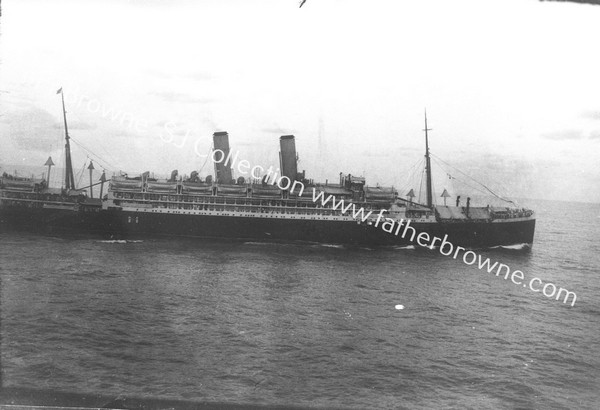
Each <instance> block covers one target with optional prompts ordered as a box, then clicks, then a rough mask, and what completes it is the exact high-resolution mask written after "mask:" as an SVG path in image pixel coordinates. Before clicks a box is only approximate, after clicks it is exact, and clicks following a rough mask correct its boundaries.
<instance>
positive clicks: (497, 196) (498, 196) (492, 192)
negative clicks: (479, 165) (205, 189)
mask: <svg viewBox="0 0 600 410" xmlns="http://www.w3.org/2000/svg"><path fill="white" fill-rule="evenodd" d="M432 155H433V154H432ZM433 156H434V157H435V159H436V160H439V161H441V162H443V163H444V164H446V165H448V166H449V167H451V168H453V169H455V170H457V171H458V172H460V173H461V174H463V175H465V176H466V177H468V178H469V179H471V180H473V181H475V182H476V183H478V184H479V185H481V186H482V187H484V188H485V189H486V190H488V192H489V193H491V194H492V195H494V196H495V197H496V198H499V199H501V200H503V201H505V202H510V203H514V202H513V201H511V200H508V199H505V198H503V197H501V196H500V195H498V194H496V193H495V192H494V191H492V190H491V189H490V188H488V187H487V186H485V185H484V184H482V183H481V182H479V181H477V180H476V179H475V178H473V177H472V176H470V175H467V174H465V173H464V172H463V171H461V170H460V169H458V168H456V167H454V166H452V165H450V164H448V163H447V162H446V161H444V160H443V159H441V158H439V157H438V156H437V155H433Z"/></svg>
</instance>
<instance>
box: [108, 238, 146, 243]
mask: <svg viewBox="0 0 600 410" xmlns="http://www.w3.org/2000/svg"><path fill="white" fill-rule="evenodd" d="M98 242H100V243H141V242H144V241H142V240H129V239H127V240H126V239H107V240H104V241H98Z"/></svg>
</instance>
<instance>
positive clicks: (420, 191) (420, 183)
mask: <svg viewBox="0 0 600 410" xmlns="http://www.w3.org/2000/svg"><path fill="white" fill-rule="evenodd" d="M423 174H425V169H423V171H421V182H419V203H421V193H422V192H423Z"/></svg>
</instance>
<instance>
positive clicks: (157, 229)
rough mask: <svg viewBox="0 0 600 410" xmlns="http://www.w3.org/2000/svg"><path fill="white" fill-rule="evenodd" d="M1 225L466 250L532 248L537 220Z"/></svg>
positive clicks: (81, 213)
mask: <svg viewBox="0 0 600 410" xmlns="http://www.w3.org/2000/svg"><path fill="white" fill-rule="evenodd" d="M0 224H1V225H2V226H3V227H4V228H9V229H10V228H13V229H26V230H30V231H36V232H41V233H45V234H56V235H59V234H75V235H84V236H90V237H102V238H110V239H144V238H151V237H187V238H221V239H235V240H245V241H269V242H296V241H298V242H311V243H327V244H348V245H357V246H410V245H415V246H419V244H418V243H417V237H418V234H419V233H422V232H425V233H427V235H428V236H429V238H430V239H432V238H433V237H438V238H440V240H441V239H442V238H444V237H445V236H446V235H447V239H446V241H447V242H450V243H452V244H453V245H455V246H463V247H468V248H485V247H494V246H507V245H516V244H523V243H525V244H532V243H533V236H534V230H535V220H534V219H526V220H511V221H506V222H486V221H465V222H460V223H441V222H437V223H418V222H412V221H411V224H410V227H411V228H415V233H414V234H413V231H412V229H410V228H409V229H407V230H406V232H405V231H404V226H403V227H402V228H401V229H399V230H398V231H397V233H398V234H394V232H392V233H388V232H386V231H384V230H383V229H382V227H381V225H380V226H378V227H376V226H374V225H373V224H366V223H357V222H352V221H350V222H349V221H335V220H316V219H315V220H313V219H286V218H278V217H243V216H223V215H197V214H196V215H194V214H192V215H190V214H183V213H152V212H129V211H123V210H117V209H115V210H101V209H94V208H88V207H84V206H82V207H79V209H77V210H62V209H44V208H40V209H27V208H20V207H14V208H11V207H7V208H3V209H1V210H0ZM403 234H404V237H403V236H402V235H403ZM423 243H425V241H422V244H423ZM430 243H431V242H428V243H426V245H429V244H430ZM440 243H441V241H439V242H438V243H437V244H436V246H439V244H440Z"/></svg>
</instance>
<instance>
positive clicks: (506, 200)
mask: <svg viewBox="0 0 600 410" xmlns="http://www.w3.org/2000/svg"><path fill="white" fill-rule="evenodd" d="M436 162H437V161H436ZM438 165H440V164H438ZM440 167H441V168H442V169H444V167H442V166H441V165H440ZM448 175H449V174H448ZM452 179H455V180H457V181H459V182H461V183H462V184H464V185H466V186H468V187H469V188H471V189H473V190H475V191H477V192H481V193H482V194H484V195H486V194H488V193H487V192H486V191H483V190H482V189H481V188H478V187H474V186H473V185H470V184H468V183H467V182H465V181H463V180H462V179H458V178H456V177H452ZM494 196H495V197H496V198H498V199H500V200H502V201H504V202H509V203H511V204H514V202H513V201H511V200H508V199H504V198H502V197H500V196H498V195H494Z"/></svg>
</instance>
